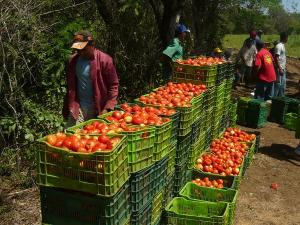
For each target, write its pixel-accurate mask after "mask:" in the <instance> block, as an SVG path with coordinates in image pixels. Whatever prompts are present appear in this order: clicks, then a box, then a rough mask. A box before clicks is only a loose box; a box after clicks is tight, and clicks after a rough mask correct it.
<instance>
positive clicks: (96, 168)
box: [36, 136, 129, 196]
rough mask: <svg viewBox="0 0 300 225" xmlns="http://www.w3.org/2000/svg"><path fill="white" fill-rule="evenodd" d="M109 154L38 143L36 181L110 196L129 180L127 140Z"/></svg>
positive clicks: (43, 140) (42, 140)
mask: <svg viewBox="0 0 300 225" xmlns="http://www.w3.org/2000/svg"><path fill="white" fill-rule="evenodd" d="M119 137H121V141H120V142H119V143H118V145H117V146H115V147H114V149H113V150H111V151H102V152H94V153H90V154H85V153H79V152H73V151H70V150H65V149H62V148H57V147H53V146H50V145H49V144H48V143H47V142H46V141H45V138H42V139H40V140H39V141H38V144H37V151H36V153H37V168H38V175H37V182H38V184H39V185H44V186H49V187H58V188H66V189H70V190H75V191H82V192H87V193H91V194H95V195H101V196H112V195H114V194H115V193H117V192H118V190H119V189H120V188H121V187H122V186H123V185H124V183H125V182H126V181H127V180H128V179H129V168H128V156H127V137H126V136H119Z"/></svg>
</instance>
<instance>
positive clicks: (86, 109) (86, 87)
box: [64, 31, 119, 127]
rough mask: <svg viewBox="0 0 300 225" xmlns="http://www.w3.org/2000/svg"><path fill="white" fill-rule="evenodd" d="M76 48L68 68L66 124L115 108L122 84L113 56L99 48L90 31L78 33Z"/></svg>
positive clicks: (74, 40) (93, 116) (75, 40)
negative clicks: (120, 84)
mask: <svg viewBox="0 0 300 225" xmlns="http://www.w3.org/2000/svg"><path fill="white" fill-rule="evenodd" d="M72 48H73V49H75V50H76V54H75V55H73V56H72V58H71V60H70V62H69V66H68V70H67V89H68V90H67V96H66V98H65V99H66V101H65V106H64V109H65V110H64V116H65V117H66V115H67V117H68V122H67V124H66V127H69V126H72V125H75V124H77V123H79V122H82V121H84V120H88V119H91V118H95V117H96V116H97V115H99V114H102V113H105V112H107V111H110V110H113V109H114V107H115V105H116V103H117V97H118V87H119V79H118V76H117V73H116V69H115V66H114V64H113V60H112V58H111V57H110V56H109V55H107V54H105V53H103V52H101V51H99V50H98V49H96V48H95V45H94V40H93V36H92V34H91V33H90V32H88V31H79V32H76V33H75V34H74V37H73V45H72Z"/></svg>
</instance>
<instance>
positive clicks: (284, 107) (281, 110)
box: [270, 97, 288, 124]
mask: <svg viewBox="0 0 300 225" xmlns="http://www.w3.org/2000/svg"><path fill="white" fill-rule="evenodd" d="M287 112H288V102H287V101H286V98H285V97H276V98H273V99H272V106H271V113H270V121H272V122H276V123H279V124H283V123H284V115H285V114H286V113H287Z"/></svg>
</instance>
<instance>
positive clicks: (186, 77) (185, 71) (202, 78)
mask: <svg viewBox="0 0 300 225" xmlns="http://www.w3.org/2000/svg"><path fill="white" fill-rule="evenodd" d="M216 79H217V66H216V65H211V66H195V65H188V64H180V63H178V62H174V63H173V81H175V82H178V83H193V84H204V85H206V87H213V86H214V85H215V83H216Z"/></svg>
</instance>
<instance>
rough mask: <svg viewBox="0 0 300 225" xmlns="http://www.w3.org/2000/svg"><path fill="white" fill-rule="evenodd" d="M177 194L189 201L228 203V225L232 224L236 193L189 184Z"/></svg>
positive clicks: (230, 190) (231, 190)
mask: <svg viewBox="0 0 300 225" xmlns="http://www.w3.org/2000/svg"><path fill="white" fill-rule="evenodd" d="M179 194H180V196H181V197H184V198H186V199H189V200H200V201H204V202H224V203H228V208H229V209H228V217H229V221H228V225H231V224H233V221H234V212H235V207H236V200H237V195H238V191H236V190H233V189H225V190H224V189H219V188H209V187H202V186H198V185H197V184H194V183H192V182H189V183H187V184H186V185H185V186H184V187H183V189H182V190H181V192H180V193H179Z"/></svg>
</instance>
